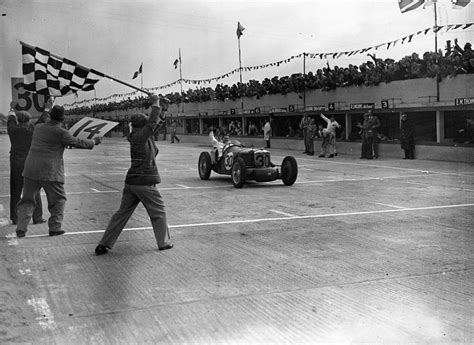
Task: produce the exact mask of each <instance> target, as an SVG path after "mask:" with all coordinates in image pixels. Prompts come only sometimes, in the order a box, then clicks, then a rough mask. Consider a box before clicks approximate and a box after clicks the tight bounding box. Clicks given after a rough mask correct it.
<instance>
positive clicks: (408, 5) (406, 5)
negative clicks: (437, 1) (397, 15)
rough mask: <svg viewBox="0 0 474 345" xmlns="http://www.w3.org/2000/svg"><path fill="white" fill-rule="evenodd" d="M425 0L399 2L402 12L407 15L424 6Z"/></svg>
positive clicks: (400, 0) (399, 0)
mask: <svg viewBox="0 0 474 345" xmlns="http://www.w3.org/2000/svg"><path fill="white" fill-rule="evenodd" d="M424 2H425V0H398V6H399V7H400V12H402V13H405V12H408V11H412V10H414V9H415V8H418V7H420V6H421V5H423V3H424Z"/></svg>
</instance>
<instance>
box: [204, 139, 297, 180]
mask: <svg viewBox="0 0 474 345" xmlns="http://www.w3.org/2000/svg"><path fill="white" fill-rule="evenodd" d="M211 171H214V172H216V173H218V174H221V175H230V176H231V177H232V182H233V184H234V187H236V188H241V187H242V186H243V185H244V184H245V181H250V180H253V181H257V182H268V181H275V180H278V179H281V180H282V181H283V183H284V184H285V185H287V186H291V185H293V184H294V183H295V181H296V177H297V175H298V164H297V163H296V159H295V158H294V157H292V156H286V157H285V158H283V161H282V163H281V165H280V166H278V165H275V164H273V163H272V161H271V155H270V152H269V151H268V150H266V149H263V148H261V149H255V148H253V147H245V146H244V145H242V144H241V143H240V142H239V141H238V140H229V142H227V143H226V144H225V145H224V146H223V147H222V155H220V156H219V149H218V148H216V147H213V149H212V150H211V151H210V152H209V151H205V152H201V154H200V155H199V161H198V172H199V177H200V178H201V179H202V180H208V179H209V177H210V176H211Z"/></svg>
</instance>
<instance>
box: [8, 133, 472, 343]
mask: <svg viewBox="0 0 474 345" xmlns="http://www.w3.org/2000/svg"><path fill="white" fill-rule="evenodd" d="M157 143H158V145H159V147H160V154H159V156H158V166H159V170H160V172H161V176H162V180H163V183H162V184H161V185H160V190H161V192H162V195H163V197H164V200H165V203H166V205H167V211H168V221H169V224H170V233H171V236H172V241H173V242H174V243H175V248H173V249H172V250H168V251H164V252H159V251H157V248H156V243H155V240H154V236H153V232H152V230H151V228H150V222H149V220H148V217H147V214H146V211H145V209H144V208H143V207H142V206H139V208H138V209H137V210H136V212H135V214H134V215H133V217H132V218H131V219H130V221H129V223H128V224H127V227H126V229H125V231H124V232H123V233H122V235H121V237H120V238H119V241H118V242H117V244H116V246H115V247H114V248H113V250H112V251H111V252H109V254H107V255H104V256H99V257H98V256H95V255H94V254H93V251H94V248H95V246H96V244H97V242H98V240H99V239H100V237H101V235H102V233H103V230H104V229H105V227H106V225H107V223H108V221H109V219H110V217H111V215H112V214H113V212H114V211H115V210H116V209H117V208H118V206H119V202H120V198H121V190H122V187H123V181H124V176H125V173H126V170H127V168H128V164H129V156H128V145H127V143H126V141H125V140H124V139H121V138H111V139H106V140H105V141H104V143H103V144H101V145H100V146H97V147H96V148H95V149H94V150H92V151H88V150H77V149H73V150H67V151H66V153H65V165H66V173H67V177H66V191H67V193H68V195H67V197H68V201H67V206H66V214H65V221H64V230H66V231H67V233H66V234H65V235H64V236H58V237H54V238H50V237H48V236H46V234H47V231H48V230H47V226H46V225H45V224H43V225H31V226H30V227H29V230H28V233H27V236H26V237H25V238H22V239H17V238H16V237H15V236H14V230H15V227H14V226H13V225H9V224H8V223H7V218H8V214H9V209H8V207H9V161H8V150H9V141H8V137H7V136H5V135H3V136H0V159H1V162H2V167H3V169H1V172H0V181H1V184H0V186H1V187H0V216H1V217H0V218H2V219H0V223H1V227H0V239H1V240H0V260H1V261H2V262H1V265H0V279H1V285H0V294H1V299H0V342H1V343H36V344H134V343H163V344H265V343H279V344H315V343H380V344H387V343H400V344H404V343H422V344H433V343H448V344H458V343H472V342H473V341H474V340H473V310H474V308H473V294H474V286H473V285H474V284H473V281H474V275H473V272H474V261H473V243H474V235H473V234H474V233H473V228H474V227H473V224H474V222H473V220H474V166H473V165H472V164H471V165H469V164H462V163H448V162H435V161H423V160H413V161H406V160H401V159H383V158H382V159H379V160H373V161H368V160H359V159H355V158H354V157H353V156H352V157H344V156H338V157H336V158H335V159H327V158H326V159H321V158H316V157H314V156H313V157H310V156H306V155H303V154H301V152H299V151H289V150H272V155H273V161H274V163H277V164H279V163H280V162H281V160H282V159H283V157H284V156H287V155H293V156H295V158H296V159H297V161H298V165H299V175H298V179H297V183H296V184H295V185H294V186H292V187H286V186H284V185H283V184H282V183H281V182H278V181H276V182H272V183H260V184H257V183H248V184H246V185H245V186H244V188H242V189H235V188H233V186H232V184H231V181H230V179H229V178H228V177H221V176H218V175H216V174H214V173H213V174H211V179H210V180H208V181H201V180H200V179H199V177H198V173H197V158H198V156H199V153H200V152H201V151H203V150H207V149H208V147H205V146H198V145H193V144H189V143H186V144H173V145H171V144H170V143H169V142H164V141H159V142H157ZM400 154H401V150H400ZM43 200H44V207H45V210H44V211H45V216H46V217H47V216H48V215H49V213H48V211H47V209H46V199H45V196H44V195H43Z"/></svg>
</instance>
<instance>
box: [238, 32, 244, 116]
mask: <svg viewBox="0 0 474 345" xmlns="http://www.w3.org/2000/svg"><path fill="white" fill-rule="evenodd" d="M238 41H239V72H240V85H241V87H242V54H241V52H240V36H239V37H238ZM240 106H241V108H242V113H243V110H244V98H243V96H242V95H240Z"/></svg>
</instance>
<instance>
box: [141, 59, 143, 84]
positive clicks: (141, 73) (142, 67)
mask: <svg viewBox="0 0 474 345" xmlns="http://www.w3.org/2000/svg"><path fill="white" fill-rule="evenodd" d="M141 66H142V73H140V74H141V75H140V79H141V82H142V84H141V85H142V89H143V62H142V64H141Z"/></svg>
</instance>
